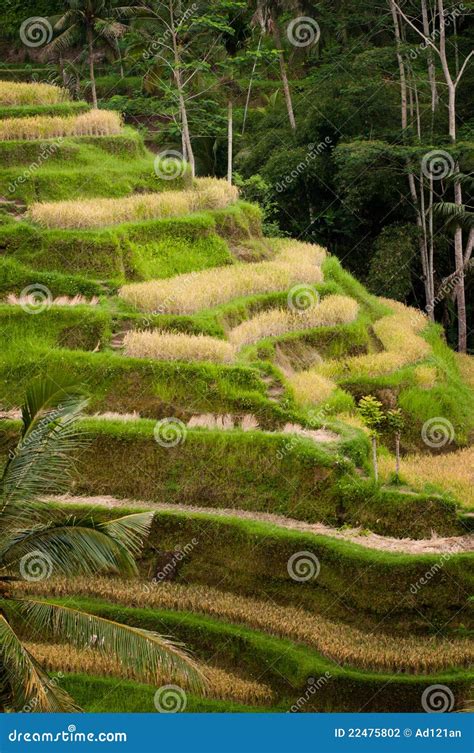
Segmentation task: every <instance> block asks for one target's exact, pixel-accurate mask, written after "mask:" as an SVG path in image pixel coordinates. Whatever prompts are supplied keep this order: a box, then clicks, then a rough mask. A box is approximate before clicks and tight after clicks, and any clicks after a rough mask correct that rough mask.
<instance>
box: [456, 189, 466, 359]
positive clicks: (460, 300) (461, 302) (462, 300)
mask: <svg viewBox="0 0 474 753" xmlns="http://www.w3.org/2000/svg"><path fill="white" fill-rule="evenodd" d="M454 203H455V204H456V206H457V207H462V188H461V183H460V181H459V180H457V181H456V182H455V184H454ZM454 259H455V263H456V273H457V274H458V278H459V282H458V284H457V286H456V301H457V313H458V350H459V352H460V353H466V351H467V319H466V291H465V287H464V258H463V244H462V228H461V226H460V225H458V227H457V228H456V230H455V231H454Z"/></svg>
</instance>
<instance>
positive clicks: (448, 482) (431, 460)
mask: <svg viewBox="0 0 474 753" xmlns="http://www.w3.org/2000/svg"><path fill="white" fill-rule="evenodd" d="M400 462H401V465H400V474H401V476H402V478H404V479H405V480H406V482H407V483H408V484H410V486H412V487H413V488H415V489H418V490H420V491H422V490H423V488H424V486H425V485H426V484H436V486H439V487H440V488H441V489H443V491H446V492H450V493H451V494H453V495H454V496H455V497H456V499H457V500H459V502H460V503H461V504H462V505H465V506H466V507H468V508H472V507H474V472H473V468H474V446H472V447H465V448H463V449H461V450H456V452H448V453H446V454H444V455H427V454H423V453H420V454H416V455H406V456H405V457H402V458H401V461H400ZM380 471H381V474H382V475H383V476H385V477H386V478H388V476H389V475H390V474H391V473H392V471H393V459H391V458H390V457H386V456H381V458H380Z"/></svg>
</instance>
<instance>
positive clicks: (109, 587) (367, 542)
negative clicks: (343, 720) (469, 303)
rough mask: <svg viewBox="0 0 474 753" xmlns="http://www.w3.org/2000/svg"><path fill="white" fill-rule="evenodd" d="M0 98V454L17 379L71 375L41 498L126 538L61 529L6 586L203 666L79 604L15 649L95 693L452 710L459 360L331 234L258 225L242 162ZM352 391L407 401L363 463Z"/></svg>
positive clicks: (113, 119) (208, 703) (468, 536)
mask: <svg viewBox="0 0 474 753" xmlns="http://www.w3.org/2000/svg"><path fill="white" fill-rule="evenodd" d="M0 108H1V117H0V165H1V167H0V193H1V208H2V214H1V223H0V247H1V253H0V465H1V466H2V467H6V466H7V464H8V458H9V457H11V451H12V448H14V447H15V444H16V442H17V441H18V440H19V437H20V436H21V422H20V417H21V412H20V411H21V406H22V404H23V400H24V395H25V391H26V390H27V388H28V385H29V384H30V383H31V381H32V380H34V379H36V378H41V377H44V375H48V377H49V378H50V379H52V380H53V381H54V380H55V379H57V380H58V382H59V381H60V380H62V379H64V378H67V379H68V380H70V383H71V384H74V385H76V386H80V388H81V390H83V391H84V393H85V394H86V397H87V400H86V401H85V402H84V405H83V407H82V409H81V415H80V416H79V418H78V425H79V426H80V427H81V430H83V433H84V442H83V443H81V444H80V446H78V447H77V448H76V456H77V457H76V464H75V470H74V477H73V479H72V485H71V487H72V488H71V490H70V494H69V495H62V496H58V495H57V494H56V493H55V489H54V488H53V487H52V488H51V490H49V489H47V490H46V491H47V492H48V493H47V494H45V495H43V496H41V498H37V499H34V500H33V507H32V509H34V510H36V511H39V512H40V513H41V515H42V516H46V518H47V517H48V516H51V519H54V520H56V518H57V516H60V517H61V516H62V518H61V519H66V520H68V521H69V523H68V524H70V523H71V521H74V523H75V524H80V525H83V526H85V527H89V528H92V529H93V530H94V536H96V537H100V535H101V534H102V533H103V532H104V531H105V530H111V529H110V526H112V530H114V531H116V532H117V531H118V532H119V533H118V534H117V535H119V536H122V537H123V536H125V537H131V539H130V541H131V545H133V547H134V551H136V559H137V569H136V571H133V572H131V573H130V577H129V578H125V577H123V573H119V572H118V568H117V567H114V566H113V563H112V564H111V565H110V567H104V569H103V571H101V572H98V573H97V574H96V575H95V576H94V577H86V576H84V575H79V574H77V573H71V574H70V575H69V576H68V577H61V576H60V575H58V573H55V572H54V562H55V561H56V560H55V557H56V555H57V552H53V553H52V555H51V557H52V560H51V562H52V563H53V564H52V565H51V568H50V569H49V568H47V571H46V572H43V573H40V574H39V576H38V577H37V575H36V574H33V576H32V577H26V578H22V579H20V580H18V581H13V582H12V583H11V584H10V585H9V586H8V588H9V592H10V595H12V598H14V599H20V600H21V598H26V597H28V598H30V599H33V600H34V603H35V604H36V608H37V609H38V610H41V609H44V608H45V606H44V605H45V604H50V605H51V604H52V605H56V607H59V608H61V609H62V611H63V612H66V611H67V610H68V609H69V610H75V613H76V612H77V614H79V613H87V614H89V615H91V617H90V619H91V620H92V619H97V620H99V619H101V620H103V621H108V624H110V623H113V624H114V625H115V626H118V627H119V629H120V628H121V629H123V630H125V628H132V629H133V630H134V631H135V632H136V633H139V634H140V635H142V636H143V635H148V636H150V635H153V636H157V635H161V636H163V635H164V636H167V637H168V638H169V639H171V640H173V641H176V642H177V644H178V645H179V646H180V647H184V649H185V651H186V652H187V653H186V657H190V658H189V661H190V662H191V663H192V666H193V671H194V672H195V674H196V676H199V678H201V679H200V681H199V682H197V683H196V682H195V683H192V682H191V683H189V684H187V678H186V674H185V673H184V674H183V673H182V672H181V673H180V672H178V673H177V674H173V671H172V667H171V665H170V664H169V663H167V662H166V661H165V660H163V661H162V662H161V663H160V662H158V664H157V665H156V666H155V665H154V664H151V665H150V666H149V667H148V669H147V671H145V668H144V664H143V666H141V667H139V669H140V671H138V669H137V665H136V663H134V661H132V660H130V661H123V660H120V659H118V658H117V657H116V656H115V655H114V654H113V651H112V642H111V640H109V639H107V640H105V639H104V641H101V640H100V639H98V638H97V636H95V638H94V636H93V635H92V636H91V635H90V633H88V632H87V630H86V627H83V628H81V629H83V631H84V632H83V633H82V634H81V635H82V638H83V639H84V640H82V644H81V645H78V644H77V643H76V644H73V643H72V642H71V643H68V642H67V641H66V640H59V639H58V637H57V634H56V632H55V630H54V629H53V628H54V625H53V624H51V625H50V627H51V628H52V629H50V630H49V631H48V630H46V629H45V630H44V631H40V632H38V633H36V632H35V630H34V629H31V630H23V633H21V630H20V631H19V634H20V637H21V639H22V640H23V641H24V646H25V648H26V649H27V652H28V653H29V655H31V656H32V657H34V659H35V660H37V661H38V662H40V663H41V665H42V667H43V669H44V672H46V673H47V675H48V676H49V677H50V678H53V677H60V678H61V679H60V680H59V683H60V686H61V687H62V688H63V690H64V691H65V692H66V691H67V692H68V693H70V694H71V695H72V696H73V697H74V698H75V699H76V701H77V703H78V704H79V705H80V706H81V707H82V708H84V710H86V711H94V712H97V711H110V710H114V711H134V712H150V713H153V712H154V711H156V708H155V705H154V694H155V693H156V691H157V689H159V688H160V687H162V686H166V685H168V684H174V685H177V686H179V688H180V689H181V691H182V692H183V693H184V694H186V697H187V699H188V704H187V710H189V711H198V712H202V713H206V712H211V711H245V712H248V713H250V712H253V711H260V712H272V711H288V710H291V709H292V708H294V706H295V704H296V705H297V707H298V710H299V711H301V712H312V711H313V712H314V711H330V712H336V711H341V712H356V711H357V712H358V711H363V712H369V711H377V712H398V711H403V712H417V711H421V710H423V705H422V698H423V694H424V691H425V690H426V689H427V688H429V687H431V686H433V685H443V686H445V687H447V688H448V689H449V693H450V695H452V697H453V698H454V701H453V704H454V708H455V709H460V708H462V707H463V705H464V704H465V703H466V701H467V700H468V698H469V697H472V681H473V673H472V661H473V644H472V631H473V622H472V604H473V602H472V596H471V594H472V586H473V583H474V557H473V552H474V540H473V535H472V531H473V519H474V497H473V492H472V489H473V488H474V484H473V481H474V477H473V439H474V392H473V380H472V371H473V368H472V357H470V356H464V357H458V356H457V354H455V353H454V352H453V351H451V350H450V348H449V347H448V345H447V344H446V342H445V339H444V337H443V334H442V330H441V328H440V327H439V326H438V325H436V324H434V323H433V322H431V321H429V319H428V317H426V316H425V315H424V314H423V313H422V312H420V311H419V310H415V309H412V308H409V307H407V306H405V305H404V304H402V303H400V302H396V301H392V300H390V299H385V298H377V297H376V296H374V295H372V294H370V293H369V292H368V291H367V290H366V289H365V288H364V287H363V286H362V285H361V284H360V283H359V282H358V281H356V280H355V278H354V277H352V276H351V275H350V274H349V273H348V272H347V271H346V270H345V269H344V268H343V266H342V265H341V263H340V261H339V260H338V259H337V257H335V256H333V255H331V254H329V253H328V252H327V251H326V250H325V249H324V248H322V247H320V246H318V245H313V244H310V243H306V242H301V241H298V240H295V239H292V238H273V237H266V236H265V235H264V233H263V230H262V214H261V210H260V209H259V207H258V206H256V205H254V204H250V203H247V202H245V201H243V200H242V199H241V197H240V195H239V191H238V189H237V188H236V187H235V186H234V185H229V183H228V182H227V181H225V180H223V179H214V178H193V177H192V176H191V174H190V172H189V166H187V165H186V163H184V162H183V163H180V164H179V165H177V166H176V165H175V167H177V169H176V171H175V173H176V174H172V175H171V176H170V175H169V174H167V173H166V170H165V168H166V167H168V168H169V165H167V164H164V163H161V162H160V160H159V159H158V158H157V157H156V155H154V154H153V153H152V152H150V151H149V150H148V148H146V146H145V145H144V143H143V140H142V137H141V136H140V134H139V133H138V132H137V131H134V130H133V129H131V128H130V127H125V126H124V125H123V121H122V118H121V117H120V115H118V114H117V113H115V112H112V111H107V110H91V109H88V107H87V105H86V103H72V102H70V101H69V99H68V96H67V94H66V93H65V92H64V91H63V90H62V89H60V88H59V87H55V86H52V85H46V84H44V85H43V84H30V83H16V82H13V81H4V82H0ZM21 108H27V110H28V112H27V113H26V112H25V113H23V114H22V113H21ZM45 108H52V109H51V114H48V112H45ZM54 108H56V109H54ZM10 110H11V117H9V111H10ZM40 154H46V155H47V156H46V157H44V159H40V158H39V155H40ZM32 165H33V167H32ZM34 165H36V167H35V166H34ZM178 168H179V169H178ZM364 396H372V397H374V398H376V399H377V400H378V401H379V403H380V406H381V409H382V410H383V411H384V412H385V413H386V414H387V415H388V416H392V419H393V412H395V414H396V416H398V417H399V418H400V421H401V423H400V424H397V425H395V424H394V423H393V422H392V423H390V421H389V420H388V419H387V420H386V421H385V423H383V424H382V425H381V428H380V429H379V430H378V434H377V438H378V449H377V452H378V465H377V468H378V478H376V477H375V470H374V465H373V457H372V454H371V439H372V437H373V435H372V433H371V427H370V426H369V427H367V425H364V422H363V421H362V419H361V414H360V412H359V410H358V404H359V401H360V399H361V398H362V397H364ZM391 412H392V413H391ZM38 430H42V427H41V421H39V429H38ZM397 446H398V447H399V449H400V455H401V457H400V461H399V466H400V467H399V472H398V474H397V472H396V457H395V453H396V449H397ZM49 492H50V493H49ZM118 515H120V516H121V517H120V518H119V522H116V518H117V516H118ZM134 515H144V516H145V515H146V516H147V517H146V519H147V520H149V521H150V523H149V527H146V526H145V525H144V524H143V526H142V528H141V529H140V530H141V531H142V532H143V539H144V541H143V542H142V543H143V546H138V544H137V542H136V540H135V538H134V535H133V534H132V533H130V528H129V527H128V526H129V523H128V522H127V521H128V520H129V516H132V517H133V516H134ZM144 519H145V518H143V520H144ZM140 520H142V519H141V518H140ZM114 521H115V522H114ZM140 525H142V524H141V523H140ZM108 526H109V528H107V527H108ZM114 526H115V528H114ZM97 540H98V539H97ZM91 547H93V545H92V544H91ZM81 551H82V552H83V556H84V557H85V558H86V559H87V557H88V556H89V555H90V550H89V549H88V548H87V547H85V548H84V549H83V550H81ZM25 556H26V555H25ZM117 557H119V554H117ZM77 619H79V618H77ZM64 620H66V617H64ZM64 624H67V623H66V622H65V623H64ZM81 624H82V623H81ZM84 636H86V638H84ZM124 640H125V639H124ZM114 645H115V644H114ZM180 656H181V655H180ZM58 673H59V674H58ZM315 682H316V683H317V690H316V692H312V691H311V692H308V688H309V687H311V685H312V684H314V683H315ZM470 694H471V695H470ZM302 698H303V699H304V702H301V699H302Z"/></svg>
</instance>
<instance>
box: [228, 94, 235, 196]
mask: <svg viewBox="0 0 474 753" xmlns="http://www.w3.org/2000/svg"><path fill="white" fill-rule="evenodd" d="M233 128H234V126H233V106H232V94H229V99H228V102H227V182H228V183H230V184H232V150H233V142H234V139H233Z"/></svg>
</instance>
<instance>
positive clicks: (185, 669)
mask: <svg viewBox="0 0 474 753" xmlns="http://www.w3.org/2000/svg"><path fill="white" fill-rule="evenodd" d="M16 605H17V606H18V609H19V611H20V614H21V615H22V616H23V617H24V618H25V619H26V620H27V621H28V623H29V625H30V626H31V627H33V628H35V629H36V630H38V632H39V634H40V635H46V634H49V635H51V636H54V637H55V639H56V640H58V639H60V638H64V639H65V640H67V642H68V643H72V644H73V645H75V646H79V647H81V648H84V647H85V646H88V647H91V648H94V649H96V650H98V651H100V652H101V653H102V654H104V655H105V656H114V657H116V658H117V659H118V660H119V661H120V662H122V663H123V664H125V665H127V666H128V667H131V668H132V669H133V671H134V672H135V673H136V677H137V679H138V680H142V681H145V682H154V680H155V679H156V677H157V675H158V672H159V673H160V675H162V674H163V673H165V674H166V675H168V676H169V677H170V680H174V681H176V682H180V683H183V684H185V685H186V686H187V687H188V688H190V689H191V690H194V691H202V690H203V688H204V682H205V679H204V677H203V675H202V673H201V672H200V670H199V668H198V666H197V664H196V663H195V661H194V660H193V659H192V658H191V656H190V655H189V654H187V653H186V651H185V650H184V648H183V646H182V645H181V644H178V643H174V642H173V641H171V640H170V639H168V638H165V637H163V636H161V635H159V634H158V633H155V632H151V631H149V630H143V629H142V628H137V627H133V626H130V625H125V624H122V623H120V622H114V621H113V620H108V619H105V618H103V617H97V616H96V615H91V614H87V613H85V612H81V611H79V610H77V609H73V608H71V607H67V606H63V605H58V604H52V603H50V602H47V601H39V600H33V599H28V600H26V599H25V600H21V601H17V602H16Z"/></svg>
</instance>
